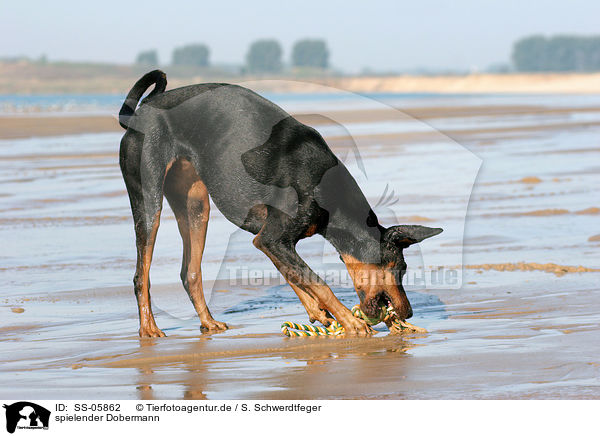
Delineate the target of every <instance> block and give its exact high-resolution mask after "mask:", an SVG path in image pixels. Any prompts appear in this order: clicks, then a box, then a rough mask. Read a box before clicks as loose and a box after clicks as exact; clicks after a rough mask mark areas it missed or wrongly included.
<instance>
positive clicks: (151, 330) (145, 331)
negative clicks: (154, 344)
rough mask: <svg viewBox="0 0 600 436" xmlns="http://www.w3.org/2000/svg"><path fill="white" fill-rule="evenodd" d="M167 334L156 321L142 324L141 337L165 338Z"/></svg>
mask: <svg viewBox="0 0 600 436" xmlns="http://www.w3.org/2000/svg"><path fill="white" fill-rule="evenodd" d="M165 336H167V335H165V334H164V333H163V331H162V330H161V329H159V328H158V327H157V326H156V324H154V323H148V324H145V325H142V326H140V338H164V337H165Z"/></svg>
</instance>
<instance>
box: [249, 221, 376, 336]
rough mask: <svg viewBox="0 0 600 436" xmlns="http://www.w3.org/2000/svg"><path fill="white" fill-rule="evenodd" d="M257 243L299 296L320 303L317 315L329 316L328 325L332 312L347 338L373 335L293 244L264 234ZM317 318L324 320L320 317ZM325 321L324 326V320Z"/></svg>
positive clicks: (256, 239) (257, 239)
mask: <svg viewBox="0 0 600 436" xmlns="http://www.w3.org/2000/svg"><path fill="white" fill-rule="evenodd" d="M253 242H254V245H255V246H256V247H257V248H258V249H259V250H261V251H262V252H264V253H265V254H266V255H267V256H268V257H269V258H270V259H271V261H272V262H273V264H274V265H275V267H276V268H277V269H278V270H279V272H281V274H282V275H283V276H284V277H285V279H286V281H287V282H288V283H289V284H290V285H291V286H292V288H293V289H294V291H296V294H298V293H299V292H298V291H300V292H303V293H306V294H307V295H309V296H311V298H312V299H314V300H315V302H318V304H317V307H318V310H319V312H317V315H319V316H320V315H325V320H326V322H331V320H330V318H329V317H327V315H328V313H331V314H333V316H334V317H335V318H336V319H337V320H338V321H339V322H340V323H341V324H342V326H343V327H344V330H345V332H346V333H345V334H347V335H358V336H366V335H369V334H371V333H372V332H373V330H372V329H371V328H370V327H369V325H368V324H367V323H366V322H365V321H363V320H362V319H358V318H355V317H354V316H353V315H352V312H351V311H350V310H348V308H347V307H346V306H344V305H343V304H342V303H341V302H340V301H339V300H338V299H337V297H336V296H335V295H334V294H333V292H332V291H331V289H330V288H329V286H327V284H326V283H325V282H324V281H323V280H322V279H321V278H320V277H319V276H318V275H317V274H315V273H314V271H312V270H311V269H310V267H309V266H308V265H307V264H306V263H305V262H304V261H303V260H302V258H301V257H300V256H299V255H298V253H297V252H296V250H295V248H294V247H293V245H292V244H290V243H286V242H282V241H271V240H269V238H268V237H265V236H264V233H263V232H262V231H261V233H259V234H258V235H257V236H256V238H254V241H253ZM299 296H300V295H299ZM300 301H302V303H303V304H304V301H303V298H302V297H300ZM304 307H305V308H307V311H308V313H309V316H311V317H312V316H313V315H314V314H311V312H310V311H309V308H308V307H307V305H305V306H304ZM309 307H310V310H313V309H314V306H313V305H310V306H309ZM315 319H318V320H319V321H321V320H320V319H319V318H315ZM321 322H322V323H323V321H321ZM323 324H325V323H323Z"/></svg>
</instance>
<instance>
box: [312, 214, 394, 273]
mask: <svg viewBox="0 0 600 436" xmlns="http://www.w3.org/2000/svg"><path fill="white" fill-rule="evenodd" d="M382 232H383V227H381V226H380V225H378V224H377V225H376V226H368V225H367V220H366V218H365V219H364V220H361V219H348V217H347V216H344V217H341V218H338V219H336V217H332V218H331V219H330V220H329V222H328V224H327V228H326V230H325V232H324V234H323V236H324V237H325V239H327V240H328V241H329V242H330V243H331V245H333V246H334V247H335V249H336V250H337V252H338V253H339V254H340V255H342V257H344V256H351V257H352V258H354V259H357V260H358V261H360V262H363V263H379V262H380V261H381V235H382Z"/></svg>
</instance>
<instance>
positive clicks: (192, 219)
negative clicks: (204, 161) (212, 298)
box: [165, 159, 227, 330]
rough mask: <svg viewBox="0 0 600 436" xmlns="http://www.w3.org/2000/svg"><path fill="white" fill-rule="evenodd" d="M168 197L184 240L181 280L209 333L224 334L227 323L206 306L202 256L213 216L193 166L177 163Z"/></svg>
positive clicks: (169, 180)
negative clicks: (221, 331)
mask: <svg viewBox="0 0 600 436" xmlns="http://www.w3.org/2000/svg"><path fill="white" fill-rule="evenodd" d="M165 195H166V196H167V200H168V201H169V204H170V205H171V208H172V209H173V212H174V213H175V217H176V218H177V225H178V227H179V232H180V234H181V238H182V240H183V247H184V248H183V261H182V271H181V279H182V281H183V284H184V287H185V290H186V292H187V293H188V296H189V297H190V300H191V302H192V304H193V305H194V308H195V309H196V312H197V313H198V317H199V318H200V321H201V323H202V328H204V329H206V330H225V329H226V328H227V325H226V324H225V323H222V322H219V321H216V320H215V319H214V318H213V317H212V315H211V313H210V311H209V309H208V306H207V304H206V300H205V298H204V290H203V287H202V268H201V264H202V255H203V253H204V245H205V241H206V230H207V227H208V219H209V216H210V201H209V196H208V190H207V189H206V185H204V183H203V182H202V181H201V180H200V178H199V177H198V174H197V173H196V171H195V169H194V167H193V166H192V164H191V163H190V162H189V161H187V160H181V159H180V160H177V161H176V162H175V163H174V165H173V167H172V169H171V171H170V172H169V174H168V175H167V179H166V181H165Z"/></svg>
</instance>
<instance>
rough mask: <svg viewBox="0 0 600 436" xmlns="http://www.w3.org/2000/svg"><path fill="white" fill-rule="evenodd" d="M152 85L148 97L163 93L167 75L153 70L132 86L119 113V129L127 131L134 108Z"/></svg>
mask: <svg viewBox="0 0 600 436" xmlns="http://www.w3.org/2000/svg"><path fill="white" fill-rule="evenodd" d="M152 85H154V89H153V90H152V92H151V93H150V94H148V97H152V96H154V95H156V94H160V93H161V92H164V91H165V89H166V88H167V75H166V74H165V73H164V72H162V71H160V70H154V71H150V72H149V73H147V74H145V75H144V77H142V78H141V79H140V80H138V81H137V82H135V85H133V88H131V91H129V94H127V98H126V99H125V102H124V103H123V106H121V110H120V111H119V124H120V125H121V127H123V128H124V129H127V127H128V124H129V118H131V117H132V116H133V114H134V113H135V108H136V107H137V105H138V102H139V101H140V98H142V95H144V92H146V90H147V89H148V88H150V86H152ZM148 97H146V98H148Z"/></svg>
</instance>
